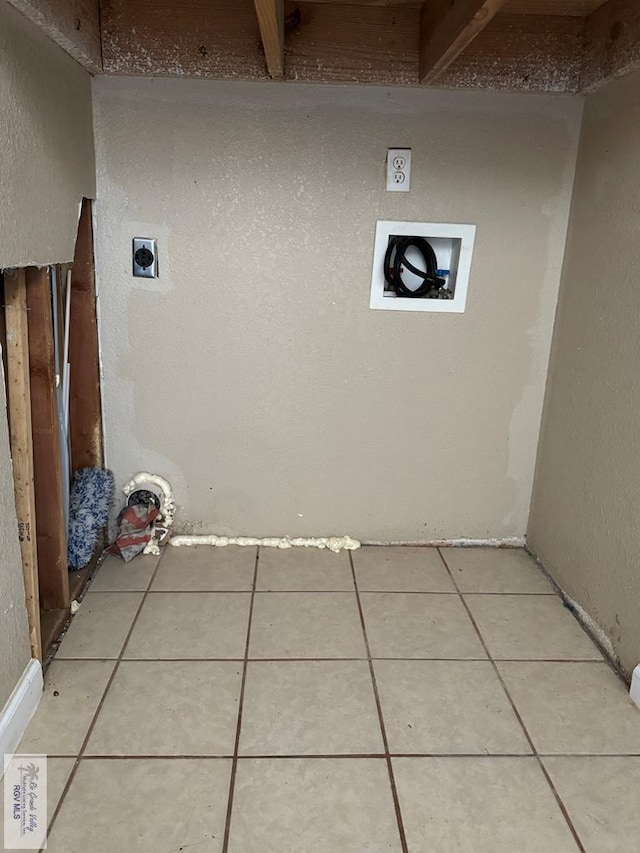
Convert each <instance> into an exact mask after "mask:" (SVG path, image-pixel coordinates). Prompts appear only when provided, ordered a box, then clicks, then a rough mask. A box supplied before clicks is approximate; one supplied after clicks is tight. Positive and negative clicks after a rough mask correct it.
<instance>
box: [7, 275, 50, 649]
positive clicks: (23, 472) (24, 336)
mask: <svg viewBox="0 0 640 853" xmlns="http://www.w3.org/2000/svg"><path fill="white" fill-rule="evenodd" d="M4 296H5V322H6V331H7V403H8V412H9V431H10V436H11V456H12V460H13V482H14V489H15V499H16V515H17V517H18V538H19V539H20V551H21V554H22V573H23V577H24V589H25V600H26V605H27V615H28V618H29V640H30V643H31V654H32V655H33V657H35V658H38V659H39V660H42V646H41V639H40V603H39V595H38V555H37V546H36V513H35V498H34V483H33V451H32V447H33V444H32V436H31V402H30V387H29V385H30V383H29V332H28V324H27V289H26V280H25V273H24V270H21V269H18V270H5V273H4Z"/></svg>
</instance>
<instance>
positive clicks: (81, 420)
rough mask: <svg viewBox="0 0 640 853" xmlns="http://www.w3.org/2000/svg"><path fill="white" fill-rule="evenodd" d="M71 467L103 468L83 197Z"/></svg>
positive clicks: (88, 221)
mask: <svg viewBox="0 0 640 853" xmlns="http://www.w3.org/2000/svg"><path fill="white" fill-rule="evenodd" d="M69 363H70V365H71V384H70V394H69V410H70V411H69V429H70V434H71V468H72V471H73V472H74V473H75V472H76V471H77V470H79V469H80V468H101V467H102V464H103V460H104V455H103V448H102V402H101V397H100V353H99V344H98V318H97V314H96V284H95V267H94V261H93V223H92V216H91V202H90V201H89V199H86V198H85V199H84V200H83V202H82V212H81V214H80V222H79V223H78V237H77V240H76V249H75V257H74V261H73V267H72V271H71V323H70V332H69Z"/></svg>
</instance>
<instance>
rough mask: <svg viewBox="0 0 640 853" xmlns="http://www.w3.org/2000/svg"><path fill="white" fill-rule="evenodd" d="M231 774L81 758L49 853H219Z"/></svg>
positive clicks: (181, 764) (175, 763)
mask: <svg viewBox="0 0 640 853" xmlns="http://www.w3.org/2000/svg"><path fill="white" fill-rule="evenodd" d="M230 771H231V762H230V761H224V760H206V759H200V760H199V759H173V760H171V759H147V760H145V759H137V760H136V759H122V760H117V761H110V760H99V759H92V760H84V761H82V762H81V764H80V767H79V768H78V771H77V773H76V776H75V778H74V780H73V782H72V784H71V788H70V789H69V792H68V794H67V796H66V798H65V801H64V803H63V804H62V808H61V810H60V813H59V815H58V817H57V819H56V821H55V823H54V825H53V828H52V831H51V834H50V837H49V846H48V853H86V851H88V850H90V851H91V853H122V851H125V850H130V851H135V853H165V851H166V853H174V851H176V853H177V851H179V850H183V851H185V853H191V851H192V850H193V851H198V853H219V851H221V850H222V841H223V837H224V826H225V816H226V808H227V797H228V792H229V775H230Z"/></svg>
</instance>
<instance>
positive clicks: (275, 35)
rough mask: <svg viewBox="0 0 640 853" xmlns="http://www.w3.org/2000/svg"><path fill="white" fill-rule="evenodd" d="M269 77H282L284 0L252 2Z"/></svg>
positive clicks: (257, 0) (256, 0)
mask: <svg viewBox="0 0 640 853" xmlns="http://www.w3.org/2000/svg"><path fill="white" fill-rule="evenodd" d="M254 4H255V7H256V15H257V16H258V26H259V27H260V38H261V39H262V47H263V49H264V56H265V59H266V61H267V71H268V72H269V76H270V77H272V78H274V79H278V78H281V77H284V0H254Z"/></svg>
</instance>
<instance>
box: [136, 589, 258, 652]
mask: <svg viewBox="0 0 640 853" xmlns="http://www.w3.org/2000/svg"><path fill="white" fill-rule="evenodd" d="M250 604H251V595H250V593H247V592H238V593H235V592H219V593H215V592H184V593H173V592H151V593H149V594H148V596H147V600H146V601H145V603H144V604H143V606H142V610H141V611H140V616H139V617H138V621H137V622H136V626H135V628H134V629H133V633H132V634H131V637H130V639H129V642H128V643H127V647H126V649H125V652H124V657H125V658H127V659H129V658H149V659H150V660H151V659H159V658H243V657H244V653H245V646H246V642H247V626H248V623H249V606H250Z"/></svg>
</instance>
